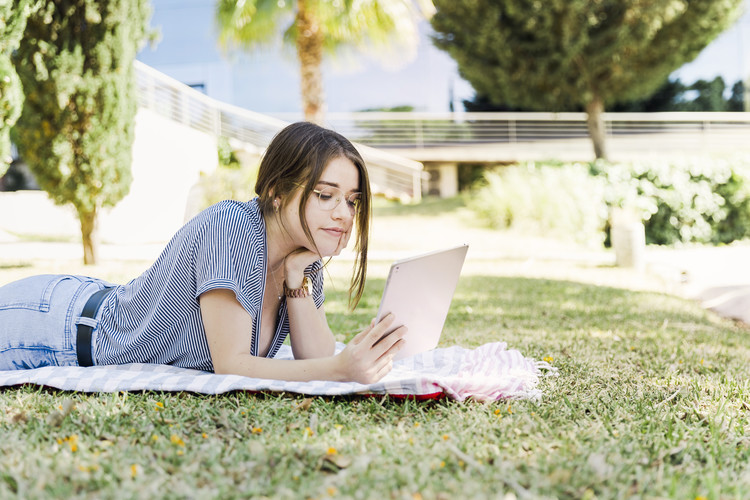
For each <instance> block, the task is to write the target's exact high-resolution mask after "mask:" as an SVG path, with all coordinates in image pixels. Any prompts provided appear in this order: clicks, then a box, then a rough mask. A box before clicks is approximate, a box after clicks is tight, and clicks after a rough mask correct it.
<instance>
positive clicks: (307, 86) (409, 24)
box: [216, 0, 433, 123]
mask: <svg viewBox="0 0 750 500" xmlns="http://www.w3.org/2000/svg"><path fill="white" fill-rule="evenodd" d="M417 3H418V4H419V6H420V7H421V12H422V13H423V14H425V15H431V13H432V9H433V7H432V2H431V1H430V0H418V1H417ZM216 12H217V15H216V18H217V22H218V25H219V40H220V42H221V43H222V44H223V45H224V46H225V47H231V46H239V47H241V48H245V49H254V48H258V47H260V46H263V45H264V44H266V43H268V42H270V41H272V40H273V39H274V38H275V37H277V36H278V35H280V34H281V32H282V30H283V37H284V41H285V42H286V43H288V44H290V45H293V46H294V47H295V48H296V52H297V59H298V61H299V68H300V91H301V94H302V109H303V111H304V114H305V119H306V120H308V121H311V122H314V123H323V119H324V114H325V96H324V91H323V75H322V70H321V65H322V61H323V56H324V54H325V53H329V54H330V53H333V52H335V51H337V50H338V49H340V48H342V47H353V48H356V49H358V50H365V51H366V50H368V49H369V50H381V49H384V48H393V47H394V46H396V47H400V49H401V50H400V54H401V55H400V57H403V55H404V54H409V53H412V54H413V52H414V47H416V44H417V42H418V35H417V21H418V12H417V9H415V4H414V2H413V1H412V0H359V1H356V0H339V1H331V0H287V1H284V0H281V1H279V0H218V5H217V11H216ZM389 56H390V57H392V58H393V57H397V56H396V55H395V52H393V53H390V54H389Z"/></svg>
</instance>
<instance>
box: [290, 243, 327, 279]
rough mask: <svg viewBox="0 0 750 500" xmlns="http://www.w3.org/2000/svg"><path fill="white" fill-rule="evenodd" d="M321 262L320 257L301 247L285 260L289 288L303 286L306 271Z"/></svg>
mask: <svg viewBox="0 0 750 500" xmlns="http://www.w3.org/2000/svg"><path fill="white" fill-rule="evenodd" d="M318 260H320V256H319V255H318V254H316V253H315V252H311V251H310V250H308V249H307V248H305V247H299V248H298V249H296V250H294V251H292V252H291V253H290V254H289V255H287V256H286V257H285V258H284V280H285V281H286V286H288V287H289V288H299V287H301V286H302V280H303V279H304V277H305V276H304V274H305V269H307V267H308V266H310V265H311V264H313V263H314V262H316V261H318Z"/></svg>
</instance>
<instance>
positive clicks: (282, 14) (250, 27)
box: [216, 0, 417, 55]
mask: <svg viewBox="0 0 750 500" xmlns="http://www.w3.org/2000/svg"><path fill="white" fill-rule="evenodd" d="M304 4H305V8H306V10H307V11H308V12H310V13H312V14H313V15H314V16H315V19H316V20H317V22H318V28H319V29H320V30H321V31H322V33H323V34H324V40H323V47H324V49H325V51H326V52H328V53H330V54H333V53H335V52H336V51H337V50H339V49H340V48H341V47H342V46H350V47H356V48H357V49H359V50H365V51H369V52H370V53H372V54H373V55H375V54H376V52H377V51H378V50H382V49H383V48H387V47H392V46H393V44H394V42H396V44H397V45H399V44H400V47H401V48H402V49H403V48H405V47H410V46H411V45H413V41H414V38H415V37H416V36H417V32H416V23H414V22H413V21H414V20H415V19H416V15H417V12H416V11H415V9H414V5H413V2H412V1H411V0H388V1H382V0H378V1H373V0H367V1H359V2H352V1H342V2H331V1H329V0H307V1H306V2H304ZM297 7H298V5H297V2H296V1H288V2H277V1H276V0H247V1H244V2H237V1H235V0H219V1H218V2H217V7H216V19H217V23H218V26H219V40H220V42H221V43H222V44H223V45H224V46H227V47H230V46H233V45H236V46H239V47H242V48H250V49H253V48H256V47H258V46H262V45H263V44H268V43H271V42H272V41H274V39H275V38H276V37H278V36H279V34H280V33H283V36H284V41H285V42H286V43H287V44H289V45H290V46H295V44H296V42H297V39H298V38H299V30H298V28H299V26H298V19H297Z"/></svg>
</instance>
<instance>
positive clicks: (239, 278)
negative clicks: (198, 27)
mask: <svg viewBox="0 0 750 500" xmlns="http://www.w3.org/2000/svg"><path fill="white" fill-rule="evenodd" d="M266 258H267V256H266V229H265V223H264V220H263V217H262V214H261V213H260V209H259V208H258V202H257V198H256V199H254V200H251V201H249V202H246V203H243V202H238V201H223V202H221V203H217V204H216V205H213V206H211V207H209V208H207V209H206V210H204V211H203V212H201V213H200V214H198V215H197V216H195V218H193V219H192V220H190V221H189V222H188V223H187V224H185V226H183V227H182V228H181V229H180V230H179V231H178V232H177V233H176V234H175V235H174V237H173V238H172V240H171V241H170V242H169V244H168V245H167V247H166V248H165V249H164V251H163V252H162V253H161V255H160V256H159V258H158V259H157V260H156V262H155V263H154V264H153V265H152V266H151V267H150V268H149V269H148V270H147V271H146V272H144V273H143V274H142V275H141V276H139V277H138V278H136V279H134V280H132V281H131V282H130V283H128V284H126V285H120V286H117V287H116V288H115V290H114V291H113V293H110V294H109V295H108V296H107V297H106V299H105V301H104V302H103V303H102V306H101V313H100V321H99V327H98V328H97V329H96V330H95V334H94V339H92V341H93V344H94V345H93V350H94V360H95V364H99V365H111V364H125V363H157V364H169V365H175V366H180V367H183V368H194V369H198V370H206V371H213V363H212V362H211V355H210V352H209V349H208V342H207V340H206V332H205V330H204V328H203V322H202V320H201V314H200V304H199V302H198V298H199V297H200V295H201V294H202V293H204V292H206V291H208V290H213V289H217V288H225V289H229V290H232V291H233V292H234V294H235V295H236V297H237V300H238V301H239V303H240V304H241V305H242V307H243V308H244V309H245V311H247V313H248V314H249V315H250V316H251V317H252V321H253V331H252V332H248V345H247V349H248V352H250V353H251V354H253V355H255V356H257V355H258V338H257V333H258V332H260V321H261V310H262V306H263V290H264V288H265V283H266ZM321 267H322V263H321V261H317V262H315V263H314V264H312V265H311V266H310V267H309V268H308V269H307V270H306V274H307V275H308V276H310V278H311V282H312V289H313V300H314V301H315V305H316V307H318V308H319V307H321V306H322V305H323V301H324V300H325V296H324V294H323V273H322V272H320V270H321ZM288 334H289V319H288V317H287V309H286V300H284V299H282V302H281V306H280V308H279V315H278V321H277V324H276V330H275V335H274V338H273V342H272V343H271V348H270V350H269V352H268V357H273V356H274V355H275V354H276V352H277V351H278V350H279V347H280V346H281V344H282V343H283V342H284V339H285V338H286V337H287V335H288Z"/></svg>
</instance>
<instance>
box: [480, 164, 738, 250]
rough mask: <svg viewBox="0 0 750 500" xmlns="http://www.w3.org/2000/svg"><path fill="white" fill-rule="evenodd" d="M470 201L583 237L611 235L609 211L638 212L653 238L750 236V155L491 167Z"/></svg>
mask: <svg viewBox="0 0 750 500" xmlns="http://www.w3.org/2000/svg"><path fill="white" fill-rule="evenodd" d="M485 182H486V183H485V184H484V185H483V186H482V187H479V188H477V190H476V192H475V193H474V195H473V196H472V199H471V201H470V202H469V203H468V206H469V207H470V208H471V209H473V211H474V212H475V213H476V214H477V217H478V219H479V220H480V221H483V222H484V223H485V224H487V225H488V226H490V227H494V228H510V229H517V230H519V231H521V232H524V233H530V234H534V235H539V236H553V237H557V238H564V239H571V240H576V241H579V242H586V243H598V244H601V243H602V242H605V241H607V238H606V236H607V232H608V231H609V221H608V216H609V214H610V212H611V210H612V209H613V208H626V209H627V210H628V211H632V212H634V213H635V214H636V215H637V216H639V217H640V218H641V219H642V220H643V222H644V226H645V229H646V242H647V243H650V244H658V245H671V244H675V243H679V242H682V243H712V244H721V243H731V242H732V241H735V240H741V239H746V238H750V161H748V160H743V159H735V160H732V161H728V160H711V159H705V158H699V159H694V160H691V161H683V162H658V161H654V162H642V163H638V162H636V163H627V164H626V163H608V162H603V161H598V162H593V163H591V164H589V165H582V164H555V163H547V164H534V163H529V164H526V165H522V166H513V167H505V168H502V169H500V170H497V171H491V172H487V173H486V174H485Z"/></svg>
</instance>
